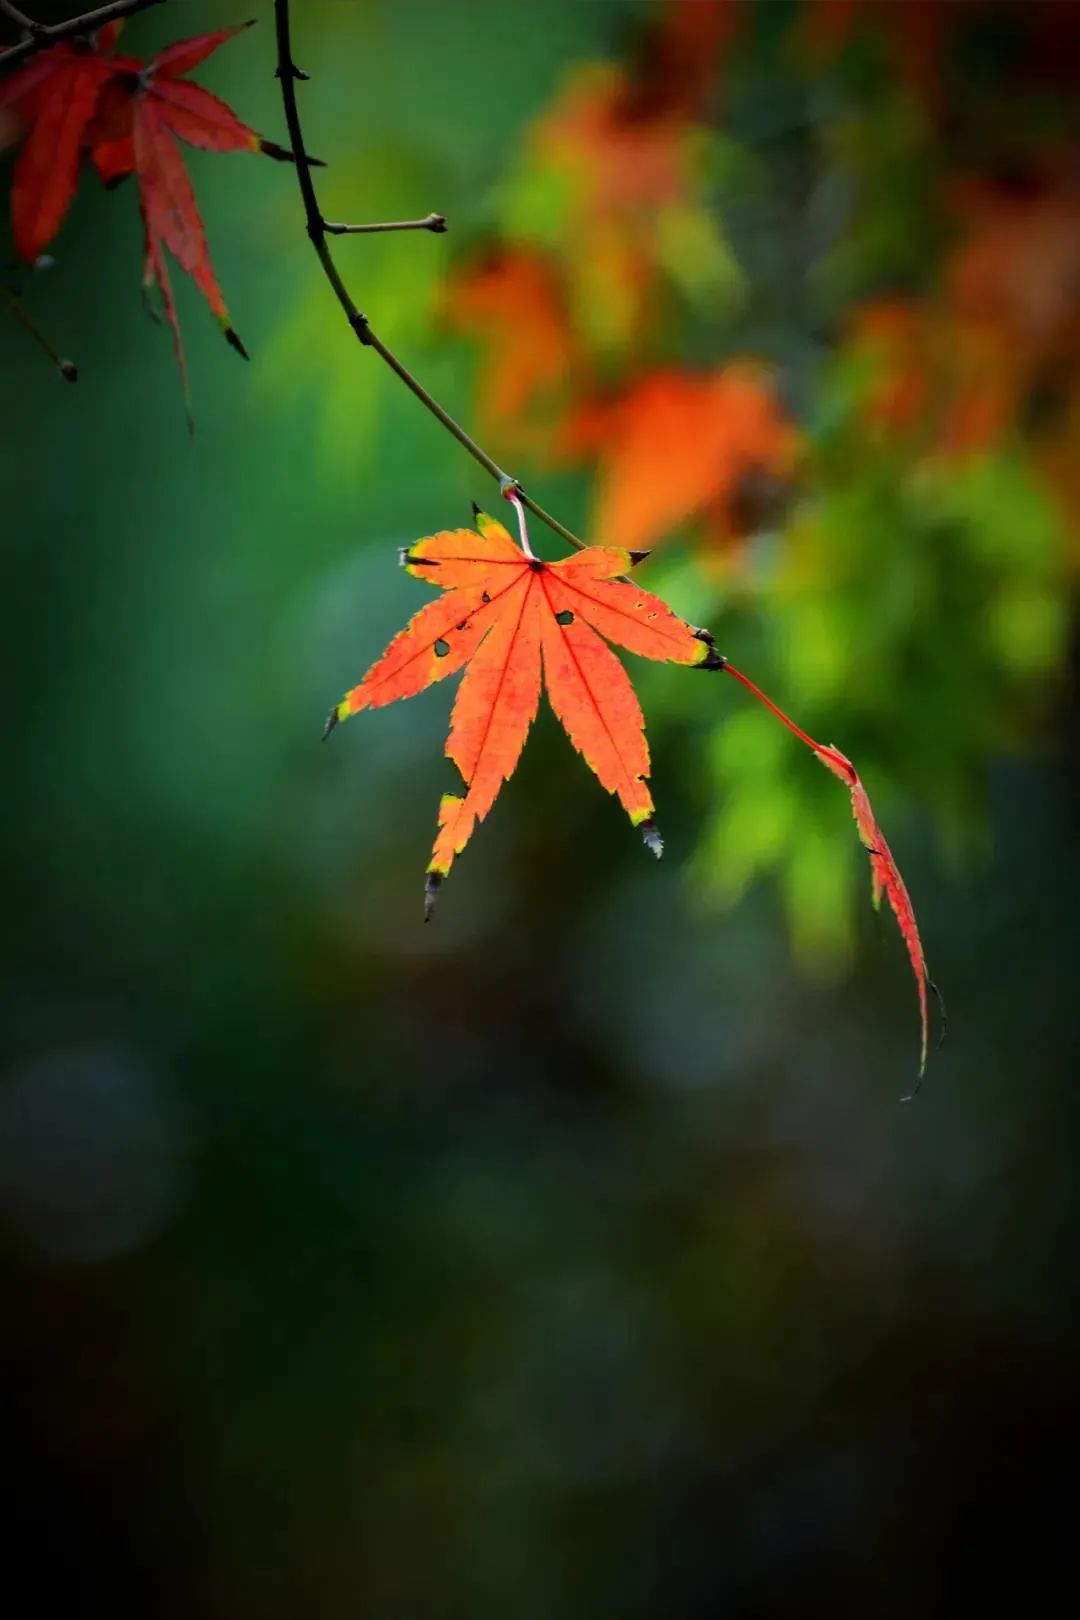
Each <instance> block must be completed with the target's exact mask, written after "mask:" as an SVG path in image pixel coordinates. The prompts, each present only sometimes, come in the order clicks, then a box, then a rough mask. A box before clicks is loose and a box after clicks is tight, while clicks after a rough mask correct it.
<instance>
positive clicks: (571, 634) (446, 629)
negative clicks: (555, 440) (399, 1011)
mask: <svg viewBox="0 0 1080 1620" xmlns="http://www.w3.org/2000/svg"><path fill="white" fill-rule="evenodd" d="M520 516H521V513H520V509H519V517H520ZM476 523H477V527H476V529H475V530H472V529H454V530H445V531H443V532H441V533H439V534H435V535H431V536H429V537H428V538H426V539H424V540H420V541H418V542H417V543H416V544H415V545H413V546H410V547H409V548H408V550H407V551H405V552H404V553H403V554H402V561H403V563H404V565H405V566H406V567H407V568H408V570H409V572H410V573H411V574H415V575H416V576H417V577H418V578H420V579H424V580H426V581H428V582H429V583H431V584H433V585H438V586H440V587H441V589H442V591H443V595H442V596H440V597H438V598H437V599H436V600H435V601H433V602H429V603H428V604H427V606H426V607H424V608H421V610H420V612H419V613H417V614H416V615H415V616H414V617H413V618H412V619H411V620H410V621H409V623H408V625H407V626H406V627H405V629H404V630H402V631H401V632H400V633H399V634H398V635H397V636H395V637H394V639H393V641H392V642H391V643H390V645H389V646H388V647H387V649H386V651H385V652H384V653H383V655H382V657H381V658H379V659H378V660H377V661H376V662H375V663H374V664H373V665H372V667H371V668H370V669H369V670H368V672H367V674H366V675H365V676H364V679H363V680H362V681H361V682H360V684H359V685H358V686H355V687H353V689H352V691H351V692H348V693H347V694H346V696H345V698H344V699H343V700H342V702H341V703H339V704H338V705H337V706H336V707H335V708H334V709H332V710H331V712H330V718H329V721H328V722H327V733H329V732H330V731H331V730H333V728H334V726H336V725H337V723H338V722H339V721H342V720H347V719H348V718H349V716H350V715H353V714H358V713H359V712H360V710H361V709H374V708H379V707H381V706H382V705H383V704H386V703H393V702H395V701H396V700H397V699H398V698H406V697H413V696H415V694H416V693H418V692H422V691H423V690H424V689H425V688H426V687H428V686H431V685H432V684H433V683H434V682H436V681H440V680H444V679H445V678H446V676H447V675H453V674H456V673H457V671H458V670H460V669H463V668H464V669H465V676H464V679H463V680H462V683H461V686H460V688H459V690H458V694H457V698H456V700H455V702H454V709H453V715H452V718H451V723H450V735H449V738H448V739H447V744H446V754H447V757H448V758H449V759H451V760H453V762H454V764H455V765H456V766H457V767H458V769H459V771H460V772H461V776H462V779H463V781H464V784H465V792H464V794H453V793H448V794H444V796H443V798H442V801H441V803H440V805H439V830H438V833H437V835H436V838H435V845H434V849H433V851H432V856H431V862H430V864H429V866H428V878H427V887H426V914H427V915H428V916H430V914H431V907H432V905H433V903H434V899H435V895H436V893H437V892H438V888H439V885H440V884H441V882H442V880H443V878H444V877H445V876H446V874H447V873H448V872H449V870H450V867H451V866H452V864H453V861H454V858H455V856H457V855H460V854H461V852H462V850H463V849H464V848H465V845H466V844H467V843H468V841H469V839H470V837H471V836H472V832H473V829H474V828H475V826H476V823H477V822H478V821H482V820H483V818H484V817H485V816H486V815H487V813H488V811H489V810H490V809H491V807H492V805H493V804H494V802H495V799H496V798H497V796H498V793H499V790H500V788H501V787H502V784H503V782H504V781H508V780H509V778H510V777H511V776H512V775H513V773H514V770H515V768H516V766H517V763H518V760H519V759H520V757H521V752H522V749H523V748H524V746H525V740H526V738H527V736H528V733H529V727H530V726H531V725H532V722H533V720H534V719H535V717H536V711H537V708H538V707H539V703H540V689H541V685H544V686H545V687H546V688H547V694H548V698H549V700H550V703H551V707H552V709H553V710H554V711H555V714H556V715H557V716H558V718H559V720H560V721H561V722H562V725H563V728H564V730H565V731H566V734H567V736H568V737H569V738H570V741H571V742H572V743H573V745H574V747H575V748H576V749H577V750H578V752H579V753H580V754H581V755H582V756H583V758H584V759H585V762H586V764H587V765H588V766H589V767H590V768H591V769H592V770H593V771H594V772H595V774H596V776H597V777H598V778H599V780H600V783H601V785H602V786H603V787H605V788H606V789H607V790H608V792H609V793H614V794H617V795H618V798H619V800H620V802H621V803H622V805H623V808H624V809H625V810H626V812H627V814H628V815H629V817H630V820H631V822H632V823H633V825H634V826H635V827H638V828H640V830H641V833H642V836H643V838H644V839H645V842H646V844H647V846H648V847H649V848H650V849H651V850H652V851H653V852H654V854H656V855H659V854H660V853H661V851H662V848H663V846H662V844H661V841H660V835H659V833H658V832H657V829H656V823H655V821H654V819H653V801H652V795H651V794H650V792H649V786H648V781H647V778H648V775H649V749H648V744H647V742H646V740H645V730H644V726H645V722H644V719H643V716H642V713H641V707H640V705H639V703H638V700H637V695H636V693H635V691H634V688H633V686H632V685H631V683H630V678H629V676H628V675H627V673H626V671H625V669H624V668H623V666H622V664H621V663H620V662H619V660H618V659H617V658H616V657H615V655H614V653H613V652H612V651H611V650H610V648H609V647H608V646H607V644H606V643H607V642H608V641H612V642H615V643H616V644H617V645H618V646H621V647H625V648H627V649H628V650H629V651H630V652H635V653H639V654H640V655H641V656H642V657H644V658H655V659H659V660H662V661H667V662H672V663H677V664H689V665H695V666H697V667H698V668H703V669H718V668H720V667H722V664H723V660H722V658H721V657H720V654H719V653H717V651H716V649H715V648H714V647H713V645H712V641H711V638H710V637H709V636H708V635H707V633H706V632H705V631H700V630H695V629H694V628H693V626H692V625H689V624H687V623H685V621H684V620H682V619H680V618H678V617H677V616H676V615H675V614H674V613H673V612H672V611H671V609H670V608H669V607H667V606H666V604H665V603H664V602H662V601H661V600H660V598H659V597H657V596H653V595H651V594H650V593H649V592H648V591H643V590H639V589H638V587H637V586H636V585H634V584H631V583H630V582H629V581H627V580H625V579H622V578H619V577H618V576H620V575H624V574H625V573H626V571H627V569H629V568H631V567H633V566H634V565H635V563H637V562H640V561H641V559H642V555H643V554H642V553H640V552H633V551H628V550H626V549H624V548H617V547H614V546H590V547H587V548H586V549H584V550H583V551H579V552H577V553H575V554H574V555H572V556H570V557H565V558H563V559H562V560H561V561H560V562H555V563H548V562H543V561H541V560H540V558H538V557H534V556H533V555H532V554H531V552H530V551H528V550H527V549H524V550H523V549H522V547H521V546H519V545H518V544H517V542H516V541H515V540H514V539H513V538H512V537H511V536H510V534H509V533H508V532H507V530H506V529H505V528H504V527H503V526H502V524H501V523H498V522H496V520H495V519H494V518H492V517H489V516H488V515H487V514H486V513H483V512H480V511H479V510H478V511H477V513H476ZM522 541H523V544H524V546H525V547H527V546H528V539H527V536H526V535H525V530H524V523H522Z"/></svg>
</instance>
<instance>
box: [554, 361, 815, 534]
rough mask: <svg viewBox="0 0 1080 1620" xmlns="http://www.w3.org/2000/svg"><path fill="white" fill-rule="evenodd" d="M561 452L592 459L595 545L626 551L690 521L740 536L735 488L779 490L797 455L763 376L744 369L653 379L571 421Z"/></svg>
mask: <svg viewBox="0 0 1080 1620" xmlns="http://www.w3.org/2000/svg"><path fill="white" fill-rule="evenodd" d="M561 443H562V448H563V450H564V451H565V452H566V454H567V455H570V456H580V455H595V456H596V457H597V458H598V461H599V487H598V492H597V498H596V507H595V513H594V520H593V529H594V532H595V534H596V535H597V538H598V539H599V540H600V542H601V543H606V542H607V541H608V540H609V539H610V538H612V537H614V536H618V537H619V541H620V544H625V545H629V546H630V547H631V548H633V549H637V548H639V547H648V546H651V545H653V544H654V543H656V542H657V541H658V540H662V539H663V538H664V537H665V536H666V535H667V534H669V533H670V532H671V530H673V529H676V528H679V527H681V526H682V525H683V524H686V523H688V522H691V521H693V520H696V519H704V520H705V522H706V525H707V527H708V528H709V530H710V532H711V533H712V534H713V535H714V536H718V537H720V538H723V539H730V538H732V537H733V536H735V535H737V534H738V533H739V532H740V530H741V528H742V523H741V521H740V519H741V513H740V504H741V503H740V500H739V494H740V486H741V484H742V481H743V480H744V479H746V478H747V477H748V476H749V477H753V476H756V475H760V474H766V475H768V476H769V477H771V478H775V479H777V480H779V481H783V480H786V479H787V478H788V477H789V476H790V474H791V471H792V469H793V467H794V463H795V457H796V452H797V437H796V434H795V430H794V428H793V427H792V425H791V423H790V422H789V421H788V419H787V418H786V416H785V415H784V414H783V412H782V411H781V409H780V407H779V405H778V403H777V401H776V398H775V396H774V394H773V391H772V389H771V387H770V384H769V380H768V377H767V374H766V373H765V372H764V371H762V370H761V369H760V368H757V367H754V366H750V365H732V366H725V367H722V368H720V369H719V370H717V371H713V372H707V373H703V374H702V373H699V374H695V373H692V372H686V371H678V370H675V369H668V370H664V371H656V372H653V373H652V374H651V375H649V376H647V377H644V378H642V379H641V380H640V381H639V382H637V383H635V384H633V385H632V386H631V387H630V388H629V389H628V390H627V391H626V393H624V394H623V395H622V396H621V397H620V398H618V399H616V400H613V401H610V402H601V403H598V404H595V405H591V406H587V407H585V408H584V409H582V410H581V411H579V412H578V414H577V415H576V416H575V417H574V418H573V420H572V421H571V422H570V423H569V424H568V426H567V428H566V431H565V434H564V436H563V439H562V442H561Z"/></svg>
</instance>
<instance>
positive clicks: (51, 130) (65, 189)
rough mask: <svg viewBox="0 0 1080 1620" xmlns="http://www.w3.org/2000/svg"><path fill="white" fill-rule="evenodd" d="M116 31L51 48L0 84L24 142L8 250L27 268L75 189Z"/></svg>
mask: <svg viewBox="0 0 1080 1620" xmlns="http://www.w3.org/2000/svg"><path fill="white" fill-rule="evenodd" d="M118 33H119V25H117V24H112V25H110V26H109V27H108V28H102V29H101V30H100V31H99V33H98V34H97V35H96V36H95V38H94V39H93V40H92V41H82V40H79V41H76V42H75V43H74V44H66V43H65V44H61V45H54V46H53V47H52V48H51V49H50V50H47V51H41V52H40V53H39V54H38V55H37V56H35V57H34V58H33V59H32V60H31V61H30V62H28V63H27V64H26V66H25V67H23V68H21V69H20V70H19V72H18V73H13V74H12V75H11V77H10V78H9V79H5V80H4V81H3V82H2V83H0V108H8V109H9V110H10V111H11V112H12V113H13V114H14V116H15V118H16V119H17V121H18V122H17V125H16V129H17V131H18V132H21V130H22V129H24V128H25V130H26V140H25V143H24V145H23V149H22V151H21V152H20V153H19V157H18V160H17V162H16V164H15V173H14V176H13V179H12V187H11V221H12V228H13V232H14V237H15V250H16V252H17V253H18V255H19V257H20V258H21V259H24V260H25V261H26V262H27V263H28V264H32V263H33V262H34V260H35V259H36V258H37V257H38V255H39V254H40V253H41V252H42V251H43V250H44V249H45V247H47V246H48V244H49V242H51V241H52V239H53V237H54V236H55V235H56V233H57V231H58V230H59V229H60V226H61V224H62V223H63V219H64V215H65V214H66V213H67V211H68V209H69V208H70V206H71V202H72V199H73V198H74V196H75V191H76V188H77V186H78V183H79V157H80V154H81V152H82V148H83V144H84V141H85V137H86V130H87V126H88V124H89V123H90V120H91V119H92V118H93V116H94V113H95V110H96V108H97V104H98V98H99V97H100V95H101V92H102V89H103V87H104V86H105V84H106V83H107V82H108V80H109V79H110V78H111V77H112V75H113V74H114V73H115V72H116V67H117V64H116V59H115V58H114V57H113V56H112V55H111V52H112V49H113V47H114V45H115V43H116V37H117V34H118Z"/></svg>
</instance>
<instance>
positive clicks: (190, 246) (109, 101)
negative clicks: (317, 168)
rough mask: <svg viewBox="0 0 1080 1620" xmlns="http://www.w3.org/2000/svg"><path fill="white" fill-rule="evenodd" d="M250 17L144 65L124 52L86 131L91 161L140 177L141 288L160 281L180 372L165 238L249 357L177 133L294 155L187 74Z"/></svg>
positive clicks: (106, 170)
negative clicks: (216, 264)
mask: <svg viewBox="0 0 1080 1620" xmlns="http://www.w3.org/2000/svg"><path fill="white" fill-rule="evenodd" d="M250 27H251V24H250V23H240V24H238V25H237V26H236V27H233V28H219V29H216V30H214V32H212V33H208V34H198V35H195V36H194V37H193V38H191V39H184V40H179V41H177V42H176V43H174V44H172V45H168V46H166V48H165V49H164V50H163V51H160V52H159V53H158V55H157V56H155V57H154V59H153V60H152V61H151V62H149V63H148V64H146V65H145V66H144V65H143V64H142V63H140V62H137V61H135V60H133V59H129V58H122V59H120V58H118V59H117V62H116V64H115V69H114V72H113V74H112V76H111V77H110V79H109V81H108V83H107V84H105V85H104V86H103V87H102V89H101V93H100V97H99V101H98V105H97V110H96V113H95V116H94V119H93V122H92V124H91V125H90V127H89V129H88V130H87V132H86V141H87V144H88V146H89V148H90V159H91V162H92V163H93V165H94V167H95V169H96V170H97V172H98V174H99V175H100V176H101V178H102V180H103V181H104V182H105V183H106V185H110V186H111V185H116V184H118V182H119V181H121V180H122V179H124V178H125V177H126V176H127V175H129V174H132V173H134V174H135V176H136V178H137V180H138V186H139V208H140V211H141V213H142V218H143V225H144V229H145V232H146V252H145V259H144V274H143V283H144V288H146V289H147V290H149V289H150V288H152V287H153V286H154V284H156V285H157V286H158V287H159V288H160V290H161V297H162V303H163V306H164V309H165V315H166V319H167V320H168V322H169V325H170V327H171V329H172V333H173V340H174V343H175V346H176V352H177V361H178V364H179V366H180V373H181V378H182V379H183V378H184V377H185V373H186V368H185V364H184V357H183V344H182V340H181V336H180V327H179V322H178V320H177V316H176V306H175V304H174V302H173V297H172V290H171V287H170V285H169V281H168V272H167V269H166V264H165V257H164V253H163V252H162V249H163V248H168V250H169V252H170V253H171V254H172V256H173V258H174V259H175V260H176V261H177V263H178V264H179V265H180V268H181V269H182V270H184V271H185V272H186V273H187V274H188V275H189V276H190V277H191V279H192V280H193V281H194V283H195V285H196V286H197V287H198V289H199V291H200V292H201V293H202V295H203V297H204V298H205V299H206V301H207V303H208V304H209V306H210V309H211V311H212V312H213V314H214V315H215V316H216V317H217V321H218V324H219V326H220V327H221V329H222V331H223V332H224V334H225V336H226V338H227V339H228V341H229V343H230V344H231V345H232V346H233V348H234V349H236V350H237V351H238V352H239V353H240V354H242V355H244V357H245V358H246V357H247V350H246V349H245V348H244V345H243V344H242V343H241V341H240V338H239V337H238V336H237V333H236V330H235V328H234V327H233V325H232V321H231V319H230V317H229V311H228V308H227V306H226V304H225V299H224V297H223V295H222V292H221V288H220V286H219V285H218V280H217V277H216V275H215V273H214V268H213V265H212V263H211V260H210V250H209V247H208V246H207V241H206V232H205V230H204V228H203V223H202V218H201V217H200V214H199V210H198V207H197V205H196V202H195V192H194V189H193V187H192V185H191V181H190V179H189V178H188V173H187V169H186V168H185V166H184V160H183V157H182V155H181V152H180V148H179V146H178V145H177V138H179V139H180V140H182V141H184V142H186V144H187V145H188V146H194V147H198V148H200V149H201V150H203V151H207V152H263V153H265V154H266V155H267V156H268V157H273V158H277V159H279V160H281V161H286V162H287V161H291V160H292V153H291V152H289V151H287V150H286V149H285V148H284V147H281V146H278V145H276V143H275V142H273V141H267V140H264V139H263V137H262V136H261V135H259V134H258V133H257V132H256V131H255V130H253V129H250V128H249V127H248V125H247V124H244V123H242V122H241V120H240V119H239V118H237V116H236V114H235V113H234V112H233V111H232V109H231V107H229V106H227V105H226V103H225V102H224V101H222V100H220V99H219V97H217V96H215V95H212V94H211V93H210V91H209V90H205V89H203V87H202V86H201V85H198V84H191V83H189V82H188V81H187V79H186V78H185V77H184V75H186V74H188V73H190V72H192V70H193V69H194V68H196V67H198V66H199V65H200V64H201V63H202V62H204V61H205V60H206V59H207V57H208V56H211V55H212V54H213V52H214V51H216V50H217V49H218V48H219V46H221V45H223V44H224V43H225V41H226V40H228V39H231V38H232V37H233V35H234V34H238V33H241V32H243V30H244V29H246V28H250ZM185 395H186V385H185Z"/></svg>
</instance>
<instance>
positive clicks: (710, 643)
mask: <svg viewBox="0 0 1080 1620" xmlns="http://www.w3.org/2000/svg"><path fill="white" fill-rule="evenodd" d="M691 633H692V635H693V637H694V640H695V641H700V642H701V644H702V646H703V647H704V649H705V650H704V652H703V653H702V655H701V657H700V658H699V659H698V661H697V663H696V664H694V665H693V668H694V669H724V668H726V666H727V659H726V658H725V657H724V655H723V653H722V652H719V651H718V650H717V646H716V642H715V641H714V640H713V637H712V632H711V631H710V630H701V629H697V628H694V629H692V632H691Z"/></svg>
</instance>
